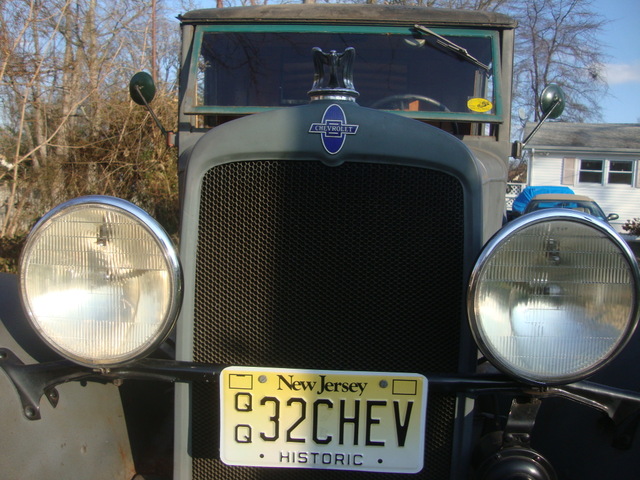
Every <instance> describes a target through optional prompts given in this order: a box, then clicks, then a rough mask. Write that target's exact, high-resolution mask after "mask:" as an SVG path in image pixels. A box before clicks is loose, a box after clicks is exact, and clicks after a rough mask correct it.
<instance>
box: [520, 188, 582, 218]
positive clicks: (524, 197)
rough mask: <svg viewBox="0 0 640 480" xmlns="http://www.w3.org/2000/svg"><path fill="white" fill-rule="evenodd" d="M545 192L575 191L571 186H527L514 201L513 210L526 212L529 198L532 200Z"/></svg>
mask: <svg viewBox="0 0 640 480" xmlns="http://www.w3.org/2000/svg"><path fill="white" fill-rule="evenodd" d="M543 193H573V190H571V189H570V188H569V187H560V186H551V185H548V186H541V187H527V188H525V189H524V190H523V191H522V192H521V193H520V195H518V196H517V197H516V199H515V200H514V201H513V206H512V207H511V210H513V211H514V212H518V213H522V212H524V209H525V208H526V207H527V204H528V203H529V200H531V199H532V198H533V197H535V196H536V195H541V194H543Z"/></svg>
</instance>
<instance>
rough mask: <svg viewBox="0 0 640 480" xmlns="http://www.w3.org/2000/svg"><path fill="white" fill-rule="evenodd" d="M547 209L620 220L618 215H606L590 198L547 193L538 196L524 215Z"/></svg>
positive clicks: (532, 200)
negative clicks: (560, 209) (565, 210)
mask: <svg viewBox="0 0 640 480" xmlns="http://www.w3.org/2000/svg"><path fill="white" fill-rule="evenodd" d="M545 208H569V209H571V210H575V211H577V212H584V213H588V214H589V215H593V216H594V217H597V218H600V219H602V220H606V221H610V220H617V219H618V218H619V217H618V214H616V213H610V214H608V215H605V213H604V212H603V211H602V208H600V205H598V203H597V202H595V201H594V200H593V199H591V198H590V197H587V196H586V195H574V194H553V193H547V194H540V195H536V196H535V197H533V198H532V199H531V201H530V202H529V203H528V204H527V207H526V208H525V209H524V213H531V212H537V211H538V210H543V209H545Z"/></svg>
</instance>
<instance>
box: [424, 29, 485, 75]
mask: <svg viewBox="0 0 640 480" xmlns="http://www.w3.org/2000/svg"><path fill="white" fill-rule="evenodd" d="M413 28H415V29H416V30H418V31H419V32H421V33H426V34H427V35H431V36H433V37H435V38H436V39H437V42H436V43H437V44H438V45H440V46H441V47H444V48H446V49H447V50H449V51H451V52H453V53H455V54H456V55H458V56H460V57H462V58H464V59H465V60H467V61H469V62H471V63H473V64H474V65H476V66H478V67H480V68H482V69H484V70H486V71H487V72H488V71H489V66H488V65H485V64H484V63H482V62H481V61H480V60H478V59H477V58H476V57H474V56H473V55H471V54H470V53H469V52H468V51H467V49H466V48H463V47H461V46H460V45H456V44H455V43H453V42H452V41H451V40H448V39H446V38H444V37H443V36H442V35H438V34H437V33H436V32H434V31H433V30H429V29H428V28H427V27H423V26H422V25H414V26H413Z"/></svg>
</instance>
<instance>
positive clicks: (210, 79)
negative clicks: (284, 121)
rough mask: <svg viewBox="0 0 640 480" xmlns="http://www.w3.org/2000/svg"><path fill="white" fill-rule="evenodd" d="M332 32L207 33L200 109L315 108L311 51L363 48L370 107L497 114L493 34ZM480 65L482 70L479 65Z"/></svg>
mask: <svg viewBox="0 0 640 480" xmlns="http://www.w3.org/2000/svg"><path fill="white" fill-rule="evenodd" d="M407 32H408V30H403V34H389V33H385V34H370V33H367V34H362V33H326V32H213V31H211V32H204V33H203V35H202V37H201V39H202V40H201V48H200V54H199V58H198V64H197V73H196V76H197V98H196V104H195V106H196V107H281V106H287V105H299V104H305V103H308V102H309V98H308V95H307V92H308V91H309V89H310V88H311V85H312V83H313V74H314V71H313V62H312V57H311V50H312V48H313V47H320V48H321V49H322V50H324V51H326V52H328V51H330V50H336V51H338V52H342V51H344V49H345V48H347V47H354V48H355V49H356V59H355V64H354V75H353V76H354V84H355V88H356V90H358V92H359V93H360V97H359V98H358V100H357V101H358V103H359V104H360V105H362V106H366V107H373V108H380V109H386V110H403V111H406V112H455V113H465V114H474V115H484V116H486V115H487V114H489V115H491V114H494V115H495V114H496V112H495V108H496V107H495V104H496V100H495V99H494V92H495V91H496V88H494V85H493V79H494V75H493V69H494V62H493V57H492V37H491V33H490V32H489V33H487V32H484V33H482V32H480V33H478V32H475V33H473V32H472V33H468V34H466V35H465V34H458V35H447V34H446V32H439V34H440V35H442V36H444V37H446V38H447V40H449V41H451V42H453V43H454V44H455V45H456V46H459V47H460V48H463V49H464V50H466V51H467V52H468V53H469V55H471V56H472V57H473V58H474V59H477V62H475V63H474V62H473V61H469V59H468V58H465V56H462V55H460V54H459V53H456V52H455V51H452V49H450V48H443V47H442V45H439V44H438V42H439V40H438V38H437V37H435V36H433V35H428V34H424V33H420V32H419V31H417V30H416V31H414V32H413V34H410V35H408V34H407ZM478 63H480V65H478Z"/></svg>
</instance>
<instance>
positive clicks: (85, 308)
mask: <svg viewBox="0 0 640 480" xmlns="http://www.w3.org/2000/svg"><path fill="white" fill-rule="evenodd" d="M20 290H21V295H22V301H23V304H24V306H25V309H26V311H27V316H28V318H29V320H30V321H31V323H32V325H33V327H34V329H35V330H36V332H37V333H38V334H39V335H40V336H41V337H42V338H43V340H44V341H45V342H46V343H47V344H48V345H50V346H51V347H52V348H53V349H54V350H56V351H57V352H58V353H60V354H61V355H62V356H64V357H66V358H68V359H70V360H72V361H74V362H77V363H79V364H82V365H87V366H91V367H110V366H115V365H121V364H123V363H125V362H128V361H130V360H133V359H135V358H138V357H141V356H143V355H145V354H147V353H149V352H150V351H151V350H152V349H153V348H155V347H156V346H157V345H158V344H159V343H160V342H162V341H163V340H164V339H165V337H166V336H167V334H168V333H169V331H170V329H171V327H172V326H173V324H174V322H175V319H176V317H177V314H178V312H179V309H180V304H181V300H182V272H181V268H180V263H179V261H178V256H177V253H176V251H175V249H174V247H173V245H172V243H171V240H170V239H169V237H168V236H167V234H166V233H165V232H164V230H163V229H162V228H161V227H160V226H159V225H158V224H157V223H156V221H155V220H153V218H151V217H150V216H149V215H148V214H147V213H146V212H144V211H143V210H141V209H140V208H138V207H136V206H135V205H133V204H131V203H129V202H126V201H124V200H120V199H117V198H113V197H102V196H91V197H82V198H78V199H75V200H72V201H69V202H67V203H64V204H62V205H59V206H58V207H56V208H55V209H53V210H52V211H50V212H49V213H48V214H47V215H45V216H44V217H43V218H42V219H41V220H40V221H39V222H38V223H37V224H36V226H35V227H34V228H33V230H32V231H31V233H30V234H29V237H28V239H27V242H26V245H25V248H24V250H23V253H22V257H21V260H20Z"/></svg>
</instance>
